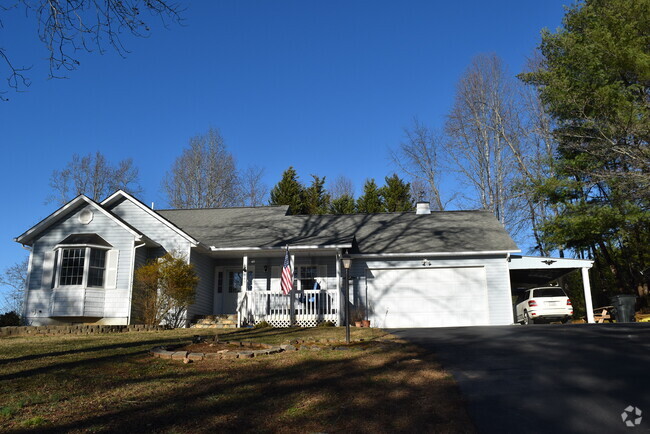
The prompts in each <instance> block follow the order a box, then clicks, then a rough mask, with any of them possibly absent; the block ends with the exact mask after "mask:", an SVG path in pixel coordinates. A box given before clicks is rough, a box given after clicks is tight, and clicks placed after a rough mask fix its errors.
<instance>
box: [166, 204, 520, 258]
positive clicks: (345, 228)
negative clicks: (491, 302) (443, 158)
mask: <svg viewBox="0 0 650 434" xmlns="http://www.w3.org/2000/svg"><path fill="white" fill-rule="evenodd" d="M157 212H158V213H159V214H160V215H161V216H163V217H165V218H166V219H168V220H169V221H170V222H172V223H173V224H175V225H176V226H178V227H179V228H181V229H182V230H183V231H185V232H186V233H187V234H189V235H191V236H192V237H194V238H196V239H197V240H199V241H201V242H202V243H204V244H206V245H209V246H215V247H217V248H242V247H283V246H284V245H286V244H289V245H290V246H291V245H300V246H305V245H311V246H327V245H340V244H348V243H351V242H352V241H353V240H354V248H353V251H352V252H354V253H366V254H373V253H396V254H400V253H420V252H423V253H424V252H480V251H495V250H498V251H505V250H515V251H516V250H518V248H517V245H516V244H515V243H514V241H513V240H512V239H511V238H510V236H509V235H508V234H507V232H506V231H505V230H504V228H503V226H502V225H501V224H500V223H499V222H498V220H496V219H495V218H494V216H493V215H492V214H491V213H490V212H488V211H440V212H432V213H431V214H422V215H417V214H415V212H410V213H381V214H351V215H286V212H287V207H284V206H283V207H259V208H222V209H199V210H159V211H157Z"/></svg>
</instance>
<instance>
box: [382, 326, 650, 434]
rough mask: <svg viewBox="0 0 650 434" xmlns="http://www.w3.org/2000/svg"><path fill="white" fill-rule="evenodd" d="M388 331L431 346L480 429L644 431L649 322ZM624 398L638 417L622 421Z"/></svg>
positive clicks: (649, 409) (649, 423) (649, 415)
mask: <svg viewBox="0 0 650 434" xmlns="http://www.w3.org/2000/svg"><path fill="white" fill-rule="evenodd" d="M390 332H391V333H393V334H396V335H398V336H401V337H403V338H406V339H408V340H410V341H413V342H415V343H417V344H418V345H420V346H422V347H424V348H427V349H429V350H431V351H433V352H435V353H436V354H437V356H438V359H439V360H440V361H441V363H442V364H443V366H444V367H445V368H446V369H448V370H450V371H451V372H452V373H453V375H454V377H455V378H456V381H457V382H458V383H459V386H460V389H461V392H462V394H463V396H464V397H465V399H466V400H467V403H468V409H469V413H470V416H471V417H472V419H473V421H474V423H475V424H476V427H477V428H478V431H479V432H482V433H504V432H513V433H514V432H526V431H528V432H545V433H559V432H575V433H577V432H585V433H587V432H588V433H615V432H628V433H633V432H650V324H629V325H626V324H580V325H576V324H573V325H559V324H558V325H556V324H550V325H542V324H540V325H530V326H498V327H456V328H435V329H434V328H432V329H399V330H397V329H394V330H390ZM630 405H632V406H634V407H637V408H639V409H640V410H641V411H642V412H643V414H642V421H641V423H640V425H635V426H634V427H627V426H626V425H625V423H624V422H623V420H622V417H621V414H622V413H623V411H624V409H625V408H627V407H628V406H630ZM637 417H638V416H630V417H628V419H629V420H632V421H634V420H635V419H636V418H637Z"/></svg>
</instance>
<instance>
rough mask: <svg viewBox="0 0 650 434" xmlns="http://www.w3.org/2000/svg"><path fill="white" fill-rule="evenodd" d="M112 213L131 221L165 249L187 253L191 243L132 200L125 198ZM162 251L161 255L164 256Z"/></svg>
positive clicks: (112, 209) (131, 223) (130, 222)
mask: <svg viewBox="0 0 650 434" xmlns="http://www.w3.org/2000/svg"><path fill="white" fill-rule="evenodd" d="M110 210H111V212H112V213H114V214H115V215H117V216H119V217H121V218H122V219H123V220H124V221H127V222H129V224H130V225H132V226H133V227H136V228H138V230H139V231H140V232H142V233H143V234H145V235H146V236H147V237H148V238H150V239H152V240H153V241H155V242H157V243H159V244H160V245H161V246H162V247H163V250H164V251H167V252H170V253H171V252H180V253H182V254H187V252H188V250H189V247H190V243H189V241H187V240H186V239H185V238H184V237H182V236H181V235H179V234H178V232H176V231H174V230H173V229H171V228H170V227H168V226H166V225H165V224H164V223H162V222H161V221H160V220H158V219H157V218H156V217H154V216H152V215H150V214H149V213H147V212H146V211H144V210H142V209H141V208H140V207H138V206H137V205H136V204H134V203H133V202H131V201H130V200H123V201H121V202H119V203H118V204H117V205H115V206H114V207H113V208H111V209H110ZM162 253H164V252H161V254H160V255H159V256H162Z"/></svg>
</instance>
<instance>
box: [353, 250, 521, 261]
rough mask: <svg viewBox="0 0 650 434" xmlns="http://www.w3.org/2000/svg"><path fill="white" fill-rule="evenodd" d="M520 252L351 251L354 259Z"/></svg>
mask: <svg viewBox="0 0 650 434" xmlns="http://www.w3.org/2000/svg"><path fill="white" fill-rule="evenodd" d="M517 252H521V250H482V251H476V252H416V253H351V254H350V256H352V257H353V258H355V259H375V258H376V259H381V258H411V257H420V256H428V257H435V256H477V255H478V256H487V255H504V256H509V255H510V254H511V253H517Z"/></svg>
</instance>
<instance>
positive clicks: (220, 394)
mask: <svg viewBox="0 0 650 434" xmlns="http://www.w3.org/2000/svg"><path fill="white" fill-rule="evenodd" d="M210 333H214V332H213V331H206V330H200V331H197V330H188V329H184V330H171V331H163V332H140V333H135V332H134V333H123V334H110V335H89V336H51V337H48V336H41V337H38V336H36V337H10V338H2V339H0V392H1V393H0V430H2V431H38V432H107V431H111V432H134V431H135V432H179V433H181V432H192V433H196V432H223V431H235V430H238V431H255V432H373V433H376V432H396V431H401V432H414V431H417V432H472V431H473V427H472V425H471V423H470V422H469V419H468V417H467V414H466V412H465V407H464V405H463V403H462V400H461V399H460V396H459V393H458V391H457V387H456V384H455V383H454V381H453V379H452V378H451V376H450V375H449V374H447V373H446V372H444V371H443V370H442V369H440V367H439V365H437V364H436V362H435V360H432V359H431V357H430V356H427V355H425V354H424V353H422V352H421V351H420V350H419V349H418V348H415V347H413V346H410V345H407V344H405V343H403V342H400V341H398V340H396V339H394V338H393V337H391V336H388V335H385V334H384V333H383V332H381V331H379V330H376V329H354V330H353V335H352V337H353V338H363V339H364V342H363V343H361V344H356V345H352V346H351V348H350V350H348V351H331V350H322V351H304V350H303V351H296V352H291V353H281V354H274V355H269V356H262V357H257V358H254V359H241V360H240V359H235V360H232V359H229V360H204V361H199V362H196V363H191V364H183V363H181V362H178V361H172V360H165V359H157V358H153V357H151V356H150V355H149V354H148V350H149V349H150V348H152V347H154V346H157V345H171V344H182V343H187V342H189V338H190V337H191V336H192V335H194V334H202V335H205V334H210ZM343 336H344V330H343V329H341V328H312V329H260V330H246V329H245V330H237V331H235V332H230V333H226V332H224V333H222V335H220V339H222V340H245V341H246V340H250V341H256V342H265V343H282V342H286V341H288V340H292V339H305V340H307V339H309V338H315V339H326V338H330V339H331V338H342V337H343Z"/></svg>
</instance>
